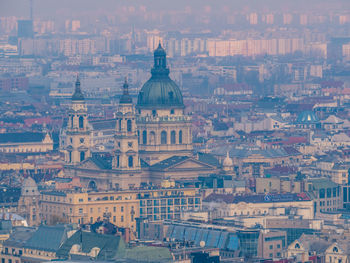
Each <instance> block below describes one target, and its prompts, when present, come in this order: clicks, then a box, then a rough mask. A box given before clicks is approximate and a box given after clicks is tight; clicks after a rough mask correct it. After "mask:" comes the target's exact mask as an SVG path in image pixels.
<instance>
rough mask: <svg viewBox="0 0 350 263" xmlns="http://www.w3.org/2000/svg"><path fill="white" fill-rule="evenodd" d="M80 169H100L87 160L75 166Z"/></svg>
mask: <svg viewBox="0 0 350 263" xmlns="http://www.w3.org/2000/svg"><path fill="white" fill-rule="evenodd" d="M76 167H77V168H80V169H91V170H100V168H99V167H98V166H97V165H96V164H95V163H94V162H93V161H92V160H91V159H90V158H89V159H86V160H85V161H83V162H81V163H80V164H77V165H76Z"/></svg>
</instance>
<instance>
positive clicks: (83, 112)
mask: <svg viewBox="0 0 350 263" xmlns="http://www.w3.org/2000/svg"><path fill="white" fill-rule="evenodd" d="M90 133H91V131H90V128H89V125H88V119H87V106H86V103H85V99H84V95H83V93H82V92H81V89H80V80H79V76H77V80H76V82H75V91H74V93H73V96H72V105H71V108H70V110H69V111H68V124H67V130H66V143H65V148H64V152H65V162H66V163H67V164H71V165H75V164H78V163H79V162H82V161H84V160H85V159H86V158H88V157H90Z"/></svg>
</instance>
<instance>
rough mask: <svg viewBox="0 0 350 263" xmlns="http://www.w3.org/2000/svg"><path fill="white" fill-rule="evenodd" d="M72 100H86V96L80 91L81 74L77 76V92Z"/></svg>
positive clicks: (75, 91)
mask: <svg viewBox="0 0 350 263" xmlns="http://www.w3.org/2000/svg"><path fill="white" fill-rule="evenodd" d="M72 100H84V95H83V93H82V92H81V89H80V79H79V74H77V80H76V81H75V90H74V94H73V96H72Z"/></svg>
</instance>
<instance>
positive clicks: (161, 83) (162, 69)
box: [136, 43, 193, 165]
mask: <svg viewBox="0 0 350 263" xmlns="http://www.w3.org/2000/svg"><path fill="white" fill-rule="evenodd" d="M151 73H152V76H151V78H150V79H149V80H148V81H147V82H146V83H145V84H144V85H143V87H142V89H141V91H140V93H139V95H138V100H137V106H136V109H137V114H138V119H137V127H138V135H139V143H140V156H141V158H142V159H143V160H145V161H146V162H147V163H148V164H150V165H153V164H155V163H157V162H160V161H162V160H165V159H167V158H170V157H171V156H174V155H178V156H184V155H185V156H189V155H192V149H193V148H192V130H191V118H190V116H187V115H185V114H184V108H185V106H184V104H183V98H182V94H181V91H180V89H179V87H178V86H177V85H176V83H175V82H174V81H173V80H171V79H170V77H169V68H168V67H167V61H166V52H165V50H164V49H163V48H162V46H161V44H160V43H159V46H158V48H157V49H156V50H155V51H154V66H153V68H152V70H151Z"/></svg>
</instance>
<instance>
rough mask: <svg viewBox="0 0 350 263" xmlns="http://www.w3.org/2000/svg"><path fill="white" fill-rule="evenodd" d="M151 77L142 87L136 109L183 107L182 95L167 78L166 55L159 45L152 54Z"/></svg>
mask: <svg viewBox="0 0 350 263" xmlns="http://www.w3.org/2000/svg"><path fill="white" fill-rule="evenodd" d="M151 73H152V77H151V78H150V79H149V80H148V81H147V82H146V83H145V84H144V85H143V87H142V89H141V91H140V93H139V95H138V99H137V107H138V108H168V107H181V108H183V107H184V104H183V99H182V94H181V91H180V89H179V87H178V86H177V85H176V83H175V82H174V81H173V80H172V79H170V77H169V69H168V68H167V67H166V53H165V50H164V49H163V48H162V46H161V45H160V44H159V46H158V48H157V49H156V50H155V52H154V67H153V68H152V70H151Z"/></svg>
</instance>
